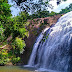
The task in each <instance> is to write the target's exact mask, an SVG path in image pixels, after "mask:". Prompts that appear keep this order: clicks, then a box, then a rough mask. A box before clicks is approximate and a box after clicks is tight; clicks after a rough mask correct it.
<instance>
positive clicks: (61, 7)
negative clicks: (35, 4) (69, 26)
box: [8, 0, 72, 16]
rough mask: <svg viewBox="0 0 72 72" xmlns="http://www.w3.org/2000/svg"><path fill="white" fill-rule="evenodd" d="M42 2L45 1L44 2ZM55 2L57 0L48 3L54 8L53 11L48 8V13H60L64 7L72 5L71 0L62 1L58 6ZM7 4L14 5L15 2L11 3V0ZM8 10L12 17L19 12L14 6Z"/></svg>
mask: <svg viewBox="0 0 72 72" xmlns="http://www.w3.org/2000/svg"><path fill="white" fill-rule="evenodd" d="M44 1H46V0H44ZM56 2H57V0H51V1H50V2H49V4H52V5H53V6H54V8H53V9H50V8H48V9H47V10H49V11H50V12H51V11H54V12H59V11H61V9H64V8H65V7H67V6H69V4H70V3H72V0H67V1H65V2H63V1H62V2H61V4H59V5H58V6H57V4H56ZM8 3H9V4H11V5H13V4H15V2H14V1H13V2H12V1H11V0H8ZM10 9H11V13H12V15H13V16H17V15H18V14H19V12H20V9H19V7H17V6H14V7H13V6H12V7H11V8H10Z"/></svg>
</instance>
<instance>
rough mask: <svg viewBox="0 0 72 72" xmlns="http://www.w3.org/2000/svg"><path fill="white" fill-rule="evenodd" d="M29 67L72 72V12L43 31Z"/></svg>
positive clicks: (45, 71) (54, 71)
mask: <svg viewBox="0 0 72 72" xmlns="http://www.w3.org/2000/svg"><path fill="white" fill-rule="evenodd" d="M28 66H30V67H36V68H37V70H38V71H44V72H47V71H49V72H72V11H71V12H69V13H67V14H65V15H64V16H62V17H61V18H60V19H59V20H58V22H57V23H56V24H55V25H54V26H53V27H51V28H49V29H47V28H46V29H45V30H44V31H42V33H41V34H40V35H39V37H38V38H37V40H36V42H35V44H34V47H33V51H32V54H31V57H30V60H29V63H28Z"/></svg>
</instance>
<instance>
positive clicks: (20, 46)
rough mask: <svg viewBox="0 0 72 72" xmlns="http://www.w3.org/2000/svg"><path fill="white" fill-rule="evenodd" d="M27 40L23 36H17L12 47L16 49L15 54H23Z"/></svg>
mask: <svg viewBox="0 0 72 72" xmlns="http://www.w3.org/2000/svg"><path fill="white" fill-rule="evenodd" d="M25 46H26V45H25V42H24V40H22V39H21V38H18V37H16V39H15V40H14V42H13V43H12V47H13V49H14V54H18V55H19V54H21V53H23V51H24V47H25Z"/></svg>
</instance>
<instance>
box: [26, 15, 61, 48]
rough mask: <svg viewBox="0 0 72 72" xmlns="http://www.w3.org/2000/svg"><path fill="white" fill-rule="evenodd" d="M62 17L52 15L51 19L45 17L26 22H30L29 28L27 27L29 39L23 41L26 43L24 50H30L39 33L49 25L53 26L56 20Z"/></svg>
mask: <svg viewBox="0 0 72 72" xmlns="http://www.w3.org/2000/svg"><path fill="white" fill-rule="evenodd" d="M61 16H62V15H61V14H59V15H54V16H51V17H46V18H37V19H33V20H28V22H30V24H29V26H28V27H27V29H28V31H29V37H28V38H26V39H25V41H26V48H28V49H29V48H32V46H33V44H34V42H35V40H36V38H37V36H38V35H39V34H40V32H41V31H42V30H43V29H44V28H46V27H50V26H51V25H53V24H55V23H56V22H57V20H58V19H59V18H60V17H61Z"/></svg>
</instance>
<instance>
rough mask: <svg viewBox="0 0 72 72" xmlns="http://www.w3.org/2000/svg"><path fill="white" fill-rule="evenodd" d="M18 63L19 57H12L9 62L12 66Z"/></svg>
mask: <svg viewBox="0 0 72 72" xmlns="http://www.w3.org/2000/svg"><path fill="white" fill-rule="evenodd" d="M19 61H20V57H17V58H16V57H13V58H12V60H11V62H12V64H13V65H14V64H16V63H18V62H19Z"/></svg>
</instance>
